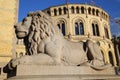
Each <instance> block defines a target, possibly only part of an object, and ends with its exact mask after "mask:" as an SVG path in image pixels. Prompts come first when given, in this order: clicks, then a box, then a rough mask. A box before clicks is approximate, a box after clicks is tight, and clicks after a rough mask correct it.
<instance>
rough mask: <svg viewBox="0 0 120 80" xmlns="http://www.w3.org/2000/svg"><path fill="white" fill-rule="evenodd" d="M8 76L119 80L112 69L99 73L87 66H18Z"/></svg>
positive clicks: (38, 79) (15, 78)
mask: <svg viewBox="0 0 120 80" xmlns="http://www.w3.org/2000/svg"><path fill="white" fill-rule="evenodd" d="M14 72H15V71H14ZM13 74H14V75H13ZM8 76H13V77H9V78H8V79H7V80H96V79H100V80H102V79H104V80H120V77H119V76H118V75H116V72H115V70H114V68H113V67H111V68H108V69H105V70H100V71H99V70H94V69H92V68H91V67H88V66H79V67H77V66H41V65H19V66H17V69H16V73H12V72H11V73H10V74H8Z"/></svg>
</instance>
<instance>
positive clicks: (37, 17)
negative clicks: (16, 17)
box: [15, 11, 59, 54]
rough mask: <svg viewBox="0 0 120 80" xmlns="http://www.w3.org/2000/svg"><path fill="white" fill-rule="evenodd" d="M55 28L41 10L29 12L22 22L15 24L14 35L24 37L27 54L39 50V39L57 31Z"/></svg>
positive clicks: (43, 38)
mask: <svg viewBox="0 0 120 80" xmlns="http://www.w3.org/2000/svg"><path fill="white" fill-rule="evenodd" d="M57 29H58V28H57V27H56V26H54V24H53V21H52V19H51V18H50V17H49V16H48V15H46V14H45V13H43V12H41V11H38V12H31V13H29V14H28V16H27V17H26V18H24V19H23V20H22V22H19V23H17V24H16V25H15V32H16V36H17V37H18V38H20V39H21V38H24V39H25V40H24V42H25V45H26V47H27V52H28V53H29V54H36V53H38V52H40V50H39V49H38V48H39V45H40V44H41V41H42V40H45V39H46V38H48V37H50V36H53V35H54V34H55V33H57V32H59V30H57ZM40 46H41V45H40Z"/></svg>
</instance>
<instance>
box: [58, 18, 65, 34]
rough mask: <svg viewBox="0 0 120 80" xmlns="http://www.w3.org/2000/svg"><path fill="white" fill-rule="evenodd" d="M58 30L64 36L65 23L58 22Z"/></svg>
mask: <svg viewBox="0 0 120 80" xmlns="http://www.w3.org/2000/svg"><path fill="white" fill-rule="evenodd" d="M57 26H58V28H59V29H60V30H61V32H62V34H63V35H64V36H65V33H66V32H65V22H64V21H63V20H60V21H59V22H58V24H57Z"/></svg>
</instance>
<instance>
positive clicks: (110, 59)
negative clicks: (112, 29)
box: [108, 51, 114, 66]
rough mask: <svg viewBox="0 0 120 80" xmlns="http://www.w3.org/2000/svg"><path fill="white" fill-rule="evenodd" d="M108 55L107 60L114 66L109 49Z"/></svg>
mask: <svg viewBox="0 0 120 80" xmlns="http://www.w3.org/2000/svg"><path fill="white" fill-rule="evenodd" d="M108 55H109V61H110V63H111V64H112V66H114V62H113V55H112V53H111V52H110V51H109V53H108Z"/></svg>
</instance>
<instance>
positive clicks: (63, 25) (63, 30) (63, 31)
mask: <svg viewBox="0 0 120 80" xmlns="http://www.w3.org/2000/svg"><path fill="white" fill-rule="evenodd" d="M62 33H63V35H64V36H65V24H64V23H62Z"/></svg>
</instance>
